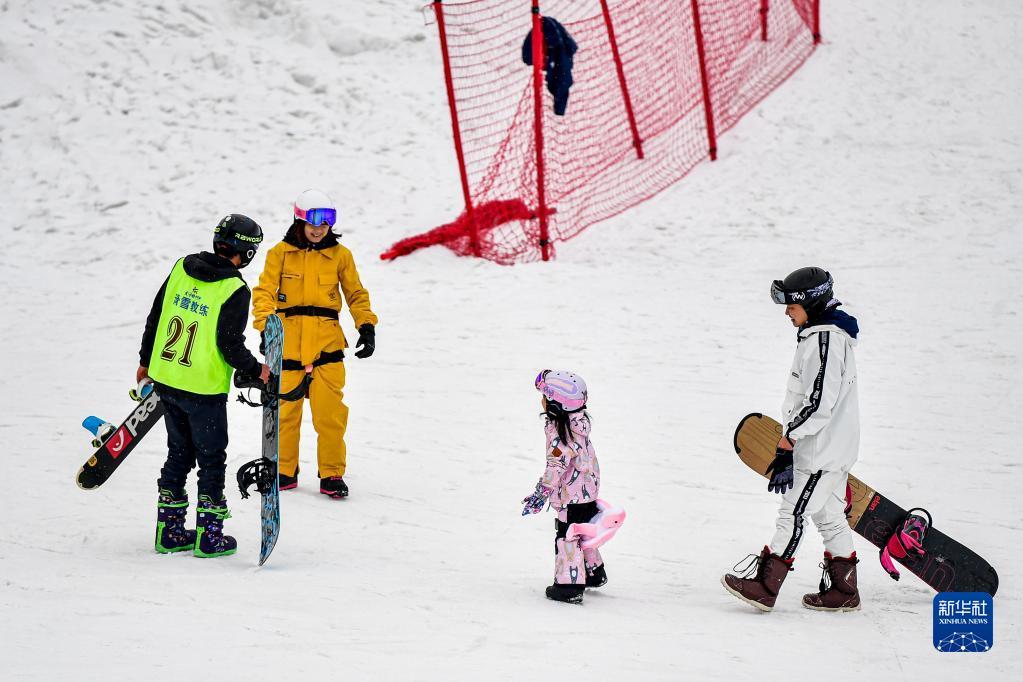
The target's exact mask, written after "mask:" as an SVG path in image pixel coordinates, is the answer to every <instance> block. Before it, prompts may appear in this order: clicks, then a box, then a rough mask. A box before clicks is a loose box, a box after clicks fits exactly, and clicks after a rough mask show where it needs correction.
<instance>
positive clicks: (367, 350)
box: [355, 322, 377, 358]
mask: <svg viewBox="0 0 1023 682" xmlns="http://www.w3.org/2000/svg"><path fill="white" fill-rule="evenodd" d="M376 348H377V331H376V329H375V328H374V327H373V325H371V324H369V323H368V322H367V323H366V324H364V325H362V326H361V327H359V340H358V341H356V342H355V357H357V358H368V357H369V356H370V355H373V351H375V350H376Z"/></svg>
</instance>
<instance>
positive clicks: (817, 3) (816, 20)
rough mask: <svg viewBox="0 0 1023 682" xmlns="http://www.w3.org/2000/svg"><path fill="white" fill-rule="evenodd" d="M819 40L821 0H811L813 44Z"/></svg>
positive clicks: (818, 42) (817, 43) (816, 43)
mask: <svg viewBox="0 0 1023 682" xmlns="http://www.w3.org/2000/svg"><path fill="white" fill-rule="evenodd" d="M820 42H821V0H813V44H814V45H820Z"/></svg>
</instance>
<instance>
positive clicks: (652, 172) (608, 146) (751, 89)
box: [381, 0, 818, 264]
mask: <svg viewBox="0 0 1023 682" xmlns="http://www.w3.org/2000/svg"><path fill="white" fill-rule="evenodd" d="M530 6H531V2H530V0H476V1H474V2H461V3H443V4H440V3H434V4H433V5H432V6H430V7H429V8H428V10H429V11H430V13H431V14H433V15H434V16H436V18H437V20H438V21H437V24H438V28H439V29H440V30H439V31H438V32H439V33H440V34H441V39H442V41H443V40H444V39H445V37H446V53H447V55H448V58H447V63H448V65H449V67H450V86H451V87H450V90H449V93H450V95H451V97H450V104H451V105H452V110H453V114H454V115H455V116H457V126H456V128H455V133H456V153H458V152H459V150H458V143H459V142H460V146H461V150H460V151H461V154H460V155H461V159H460V165H461V169H460V170H461V171H462V172H464V177H465V185H466V186H464V189H466V190H467V192H468V197H467V206H466V210H465V211H464V212H463V214H462V215H461V216H459V217H458V218H457V219H456V220H455V221H453V222H451V223H448V224H446V225H442V226H440V227H438V228H435V229H434V230H431V231H430V232H427V233H425V234H422V235H418V236H416V237H412V238H410V239H406V240H403V241H401V242H398V243H397V244H395V245H394V246H393V247H392V248H391V249H390V250H389V251H388V252H386V253H384V254H382V255H381V258H385V259H389V258H395V257H397V256H400V255H403V254H405V253H409V252H410V251H412V250H415V249H417V248H421V247H423V246H428V245H431V244H444V245H445V246H447V247H448V248H450V249H452V250H453V251H455V252H456V253H459V254H461V255H479V256H482V257H484V258H487V259H490V260H493V261H495V262H498V263H506V264H508V263H515V262H522V261H531V260H538V259H539V258H541V257H542V254H543V249H542V248H541V223H542V222H546V227H547V230H548V235H549V241H550V245H551V246H550V247H549V248H552V247H553V244H554V243H556V242H558V241H564V240H567V239H571V238H572V237H574V236H575V235H577V234H579V233H580V232H581V231H582V230H584V229H586V228H587V227H588V226H590V225H592V224H593V223H595V222H598V221H600V220H605V219H607V218H609V217H611V216H614V215H617V214H618V213H621V212H622V211H624V210H626V209H627V208H630V207H632V206H635V205H636V204H638V203H640V202H642V201H644V200H646V199H648V198H650V197H651V196H653V195H654V194H656V193H658V192H660V191H661V190H663V189H665V188H666V187H668V186H669V185H671V184H672V183H674V182H677V181H678V180H679V179H680V178H682V177H683V176H684V175H685V174H686V173H688V172H689V171H690V170H692V168H693V167H694V166H695V165H696V164H698V163H699V162H700V161H702V160H703V159H705V158H707V157H708V155H710V154H711V153H712V152H711V148H712V145H713V142H712V140H713V139H714V136H713V131H714V130H715V129H716V133H717V135H720V134H722V133H724V132H725V131H727V130H728V129H729V128H731V127H732V126H734V125H735V124H736V123H737V122H738V121H739V120H740V119H741V118H742V116H743V115H744V114H746V113H747V112H748V111H750V110H751V109H752V108H753V107H754V106H756V104H757V103H758V102H759V101H760V100H761V99H763V98H764V97H766V96H767V95H768V94H769V93H770V92H771V91H772V90H774V89H775V88H777V87H778V86H779V85H780V84H781V83H782V82H783V81H784V80H785V79H786V78H787V77H788V76H789V75H791V74H792V73H793V72H794V71H795V70H796V69H797V68H798V67H799V66H800V65H801V64H802V63H803V61H804V60H806V58H807V57H808V56H809V55H810V54H811V53H812V52H813V49H814V37H813V31H814V28H813V26H814V22H815V19H816V12H817V7H818V0H771V1H770V2H768V1H767V0H671V1H668V0H664V1H660V0H659V1H657V2H651V1H650V0H604V1H602V0H585V1H580V0H546V2H541V3H540V12H541V14H542V15H543V16H545V17H551V18H553V19H556V20H558V21H559V22H560V23H561V24H562V25H563V26H564V27H565V29H567V31H568V33H569V34H570V35H571V36H572V38H573V39H574V40H575V42H576V43H577V44H578V51H577V52H576V53H575V55H574V68H573V70H572V78H573V81H574V84H573V85H572V87H571V89H570V90H569V97H568V105H567V110H566V112H565V115H563V116H558V115H556V114H555V113H554V110H553V102H554V99H553V96H552V95H551V93H550V92H549V91H548V90H547V86H546V83H544V84H543V89H542V103H541V112H542V116H540V117H539V120H540V123H541V124H542V125H541V132H542V152H543V154H542V156H543V170H544V172H543V175H542V178H541V177H538V173H537V168H538V164H537V144H536V140H537V138H538V136H537V130H536V123H537V117H535V115H534V114H535V110H534V102H535V100H534V94H535V93H534V87H533V85H534V82H533V67H531V66H528V65H526V64H525V63H524V62H523V42H524V41H525V39H526V35H527V33H529V32H530V31H531V29H532V26H533V17H532V14H531V11H530ZM605 9H606V10H607V11H606V12H605V11H604V10H605ZM694 10H696V11H698V22H697V21H696V13H695V12H694ZM441 12H442V13H443V14H442V15H441ZM765 17H766V25H765V23H764V21H765ZM697 23H699V26H700V28H701V29H702V41H703V52H704V55H705V65H706V88H707V90H708V91H709V94H710V97H709V104H710V106H709V107H707V106H705V102H704V94H703V93H704V85H703V84H702V82H701V68H700V58H699V54H698V47H697V44H698V42H697V35H698V32H697ZM765 34H766V37H767V39H766V40H764V39H763V38H764V36H765ZM612 36H613V38H614V41H612ZM613 46H616V47H617V52H618V55H619V56H620V60H621V61H620V69H619V68H618V67H619V64H617V63H616V60H615V54H614V53H615V50H614V49H613ZM630 108H631V113H632V116H631V117H630ZM633 121H634V124H633ZM633 125H634V126H635V130H636V131H637V133H638V139H635V138H634V136H633ZM459 138H460V139H459ZM463 169H464V170H463ZM541 181H542V182H543V188H544V195H545V197H544V198H545V201H544V206H545V207H546V210H545V211H544V212H543V217H544V218H545V221H542V220H541V206H540V201H539V182H541ZM551 253H553V252H551Z"/></svg>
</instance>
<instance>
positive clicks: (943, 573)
mask: <svg viewBox="0 0 1023 682" xmlns="http://www.w3.org/2000/svg"><path fill="white" fill-rule="evenodd" d="M781 435H782V425H781V424H779V423H778V422H776V421H775V420H773V419H771V418H770V417H765V416H764V415H762V414H759V413H753V414H748V415H746V416H745V417H743V418H742V421H740V422H739V426H738V427H737V428H736V429H735V436H734V437H733V438H732V445H733V446H734V447H735V453H736V454H737V455H739V459H741V460H742V461H743V462H745V463H746V466H748V467H749V468H750V469H753V470H754V471H756V472H757V473H759V474H760V475H761V476H763V477H764V478H770V477H769V476H767V467H768V465H769V464H770V463H771V462H772V461H773V460H774V453H775V449H776V448H777V446H778V441H779V439H781ZM849 488H850V490H851V491H852V500H851V501H852V509H851V510H850V512H849V514H848V517H849V527H850V528H852V530H853V531H855V532H856V533H857V534H858V535H860V536H862V537H863V538H865V539H866V540H868V541H869V542H870V543H871V544H873V545H874V546H875V547H877V548H878V549H881V548H883V547H885V545H886V544H887V543H888V539H889V538H890V537H891V536H892V534H893V533H894V532H895V531H896V529H898V528H899V527H901V525H902V523H903V521H904V520H905V518H906V510H905V509H903V508H902V507H900V506H899V505H897V504H896V503H895V502H893V501H892V500H890V499H888V498H887V497H885V496H884V495H882V494H880V493H878V492H877V491H876V490H874V489H873V488H871V487H870V486H869V485H867V484H866V483H864V482H863V481H861V480H860V479H858V478H856V477H855V476H853V475H852V474H849ZM924 550H925V553H924V554H923V555H922V556H915V555H910V556H907V557H903V558H898V557H893V558H895V559H896V560H897V561H898V562H899V563H900V564H902V566H904V567H905V568H907V569H909V571H910V572H911V573H913V574H914V575H915V576H917V577H918V578H920V579H921V580H923V581H924V582H925V583H927V584H928V585H930V586H931V587H932V588H934V589H935V590H937V591H938V592H987V593H988V594H991V595H994V593H995V592H996V591H997V590H998V574H997V573H996V572H995V569H994V568H993V567H992V566H991V564H989V563H988V562H987V560H985V559H984V558H983V557H981V556H980V555H978V554H977V553H976V552H974V551H973V550H972V549H970V548H969V547H967V546H965V545H963V544H962V543H961V542H959V541H957V540H955V539H953V538H951V537H949V536H947V535H945V534H944V533H943V532H941V531H940V530H938V529H937V528H935V527H934V526H931V527H930V528H929V529H928V530H927V533H926V536H925V538H924Z"/></svg>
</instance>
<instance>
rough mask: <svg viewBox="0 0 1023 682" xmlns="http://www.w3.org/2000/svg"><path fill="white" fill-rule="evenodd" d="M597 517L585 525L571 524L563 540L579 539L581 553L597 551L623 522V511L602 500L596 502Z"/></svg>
mask: <svg viewBox="0 0 1023 682" xmlns="http://www.w3.org/2000/svg"><path fill="white" fill-rule="evenodd" d="M597 510H598V511H597V515H596V516H594V517H593V518H592V519H590V520H589V522H587V523H573V524H572V525H571V526H569V527H568V530H567V531H566V532H565V540H567V541H569V542H573V541H575V540H577V539H581V540H582V542H580V543H579V544H580V547H582V548H583V551H588V550H592V549H597V548H598V547H600V546H601V545H603V544H604V543H605V542H607V541H608V540H610V539H611V538H613V537H614V536H615V533H617V532H618V529H619V528H621V525H622V524H623V523H624V522H625V510H624V509H622V508H621V507H615V506H614V505H612V504H610V503H609V502H605V501H604V500H597Z"/></svg>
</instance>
